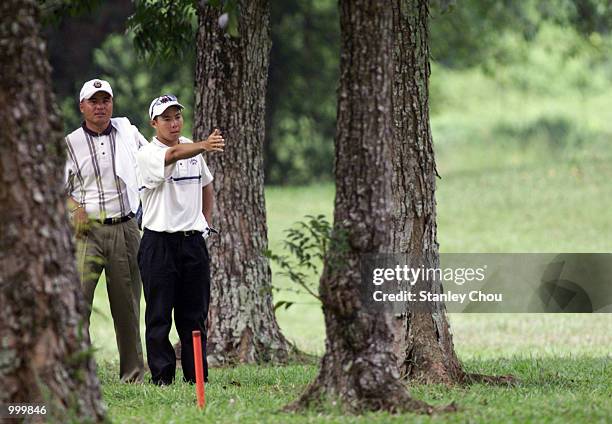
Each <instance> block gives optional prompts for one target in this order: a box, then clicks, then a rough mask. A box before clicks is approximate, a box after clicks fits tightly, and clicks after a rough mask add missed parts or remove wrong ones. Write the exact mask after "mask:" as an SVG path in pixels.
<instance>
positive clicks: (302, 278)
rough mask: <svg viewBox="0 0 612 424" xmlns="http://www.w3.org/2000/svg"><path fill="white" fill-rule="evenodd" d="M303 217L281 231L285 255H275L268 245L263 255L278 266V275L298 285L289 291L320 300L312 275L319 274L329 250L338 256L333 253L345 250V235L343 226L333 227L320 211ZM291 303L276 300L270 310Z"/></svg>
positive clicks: (286, 306) (290, 303)
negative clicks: (283, 238)
mask: <svg viewBox="0 0 612 424" xmlns="http://www.w3.org/2000/svg"><path fill="white" fill-rule="evenodd" d="M305 218H306V220H304V221H299V222H296V223H295V224H294V225H293V227H291V228H289V229H287V230H285V231H284V232H285V233H286V234H287V237H286V238H285V240H283V247H284V248H285V250H288V251H289V255H277V254H275V253H273V252H272V251H271V250H269V249H268V250H266V252H265V255H266V256H267V257H268V258H270V259H271V260H272V261H274V262H276V264H277V265H278V266H279V267H280V268H281V270H282V271H281V272H280V275H284V276H286V277H288V278H289V280H291V282H292V283H294V284H297V286H298V288H296V289H293V291H295V292H297V293H303V292H306V293H308V294H309V295H311V296H313V297H314V298H315V299H317V300H318V301H319V302H321V298H320V297H319V295H318V293H317V292H318V289H317V287H316V284H315V279H314V278H312V277H313V275H314V276H317V277H318V276H319V275H320V274H321V266H322V264H323V261H324V259H325V258H326V257H328V258H329V255H328V254H329V253H330V252H334V253H335V254H334V258H340V257H342V255H338V254H337V253H339V252H344V251H346V250H347V241H346V240H347V237H346V232H345V231H344V230H340V229H335V230H334V228H333V227H332V225H331V223H330V222H329V221H328V220H327V219H326V218H325V216H324V215H317V216H313V215H306V216H305ZM277 290H279V289H277ZM289 290H292V289H289ZM294 303H295V302H290V301H286V300H281V301H278V302H276V303H275V305H274V310H276V309H278V308H279V307H281V306H284V307H285V309H288V308H289V307H291V306H292V305H293V304H294Z"/></svg>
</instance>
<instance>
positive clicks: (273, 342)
mask: <svg viewBox="0 0 612 424" xmlns="http://www.w3.org/2000/svg"><path fill="white" fill-rule="evenodd" d="M235 3H236V4H235V6H236V8H235V9H234V12H233V13H235V15H233V16H230V17H229V18H230V19H233V18H234V17H235V19H237V25H236V29H237V35H238V36H236V37H232V36H230V35H229V34H228V33H227V32H226V30H225V29H223V28H221V27H220V25H219V23H218V22H219V15H220V11H219V9H218V8H216V7H213V6H211V5H210V4H204V5H202V4H201V3H200V4H201V5H200V6H199V9H198V15H199V28H198V35H197V46H198V47H197V48H198V51H197V59H196V62H197V63H196V78H195V80H196V98H195V109H196V113H195V122H194V136H195V138H197V139H201V138H204V137H205V136H206V135H208V134H209V133H210V132H211V131H212V130H213V129H214V128H221V129H222V131H223V135H224V137H225V139H226V141H227V145H226V149H225V152H224V153H223V154H221V155H211V156H209V157H207V162H208V164H209V166H210V168H211V170H212V171H213V173H214V175H215V180H214V182H213V184H214V187H215V197H216V203H215V209H214V214H213V216H214V220H215V225H217V226H219V227H220V228H221V231H222V233H221V236H220V238H219V240H218V242H217V244H213V245H212V248H211V252H212V255H211V256H212V258H213V264H212V298H211V305H210V314H209V333H208V336H209V338H208V355H209V361H211V363H213V364H214V363H215V362H227V361H230V362H235V361H239V362H267V361H281V362H282V361H285V360H287V358H288V352H289V344H288V343H287V341H286V339H285V338H284V337H283V335H282V334H281V332H280V329H279V327H278V324H277V322H276V318H275V316H274V309H273V305H272V279H271V273H270V266H269V262H268V259H267V258H266V257H264V256H263V252H264V250H265V249H267V247H268V237H267V225H266V209H265V201H264V191H263V188H264V186H263V185H264V175H263V141H264V131H265V128H264V123H265V98H266V82H267V78H268V60H269V54H270V28H269V10H268V1H267V0H253V1H246V0H240V1H237V2H235ZM230 25H231V22H230ZM230 29H231V28H230ZM213 243H214V242H213Z"/></svg>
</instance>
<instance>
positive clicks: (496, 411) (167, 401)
mask: <svg viewBox="0 0 612 424" xmlns="http://www.w3.org/2000/svg"><path fill="white" fill-rule="evenodd" d="M465 366H466V368H467V369H468V370H470V371H476V372H484V373H489V374H498V375H499V374H504V375H505V374H509V373H512V374H513V375H514V376H516V377H518V378H519V379H520V383H519V384H518V386H515V387H506V386H501V387H492V386H488V385H482V384H476V385H472V386H469V387H455V388H450V389H449V388H446V387H443V386H416V387H412V388H411V393H412V394H413V396H414V397H416V398H419V399H423V400H426V401H427V402H429V403H431V404H433V405H440V406H442V405H448V404H450V403H451V402H454V403H455V404H456V405H457V406H458V408H459V410H458V412H456V413H445V414H437V415H434V416H431V417H430V416H422V415H414V414H409V415H400V416H393V415H389V414H386V413H369V414H366V415H364V416H361V417H355V416H350V415H348V416H345V415H342V414H341V412H340V411H336V410H333V409H330V410H325V411H310V412H308V413H306V414H299V415H298V414H287V413H283V412H280V409H281V408H282V407H283V406H284V405H286V404H287V403H289V402H291V401H292V400H294V399H295V398H296V397H297V396H298V395H299V394H300V392H301V391H302V390H303V388H304V386H305V385H306V384H308V383H309V382H310V381H311V380H312V379H313V378H314V377H315V375H316V371H317V369H316V366H313V365H310V366H304V365H299V366H298V365H292V366H284V367H265V366H260V367H256V366H240V367H237V368H233V369H231V368H230V369H228V368H225V369H219V370H215V371H213V374H212V376H213V380H212V382H211V383H209V384H208V385H207V386H206V396H207V406H206V411H205V412H201V411H199V410H197V408H196V407H195V402H196V398H195V390H194V387H193V386H191V385H188V384H185V383H182V382H180V383H176V384H174V385H173V386H169V387H163V388H158V387H154V386H152V385H149V384H144V385H125V384H121V383H119V382H118V381H117V378H116V376H115V375H113V372H112V371H114V370H115V368H116V364H113V363H110V364H109V363H104V364H103V365H102V366H101V368H100V372H99V375H100V378H101V380H102V384H103V390H104V398H105V400H106V402H107V403H108V404H109V405H111V407H110V411H109V415H110V418H111V419H112V420H113V421H115V422H125V423H170V422H175V423H189V422H211V423H212V422H214V423H285V422H289V421H290V422H295V423H319V422H324V423H403V422H406V421H407V420H410V421H411V422H422V423H429V422H445V423H464V422H474V423H491V422H504V423H526V422H533V423H546V422H551V423H552V422H575V423H587V422H588V423H605V422H609V419H610V417H611V416H612V402H610V393H612V366H611V365H610V359H609V358H604V357H592V356H587V357H585V356H572V357H567V358H547V359H538V358H511V359H508V358H503V357H502V358H495V359H488V360H469V361H466V362H465ZM111 370H112V371H111Z"/></svg>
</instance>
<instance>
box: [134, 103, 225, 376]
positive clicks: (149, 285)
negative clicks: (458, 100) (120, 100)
mask: <svg viewBox="0 0 612 424" xmlns="http://www.w3.org/2000/svg"><path fill="white" fill-rule="evenodd" d="M183 109H184V107H183V105H181V104H180V103H179V102H178V100H177V98H176V97H175V96H173V95H169V94H168V95H163V96H161V97H158V98H156V99H154V100H153V102H151V106H150V107H149V117H150V118H151V125H152V126H153V128H155V137H153V139H152V141H151V143H149V144H148V145H146V146H144V147H143V148H142V149H140V151H139V152H138V155H137V160H138V168H139V180H140V187H139V190H140V197H141V200H142V207H143V219H142V225H143V228H144V234H143V237H142V242H141V244H140V250H139V252H138V263H139V266H140V272H141V275H142V282H143V287H144V295H145V300H146V304H147V306H146V311H145V323H146V334H145V340H146V348H147V362H148V364H149V368H150V370H151V377H152V382H153V383H154V384H158V385H166V384H171V383H172V382H173V380H174V377H175V370H176V357H175V352H174V349H173V347H172V344H171V343H170V340H169V338H168V336H169V333H170V328H171V326H172V311H173V310H174V321H175V325H176V329H177V332H178V335H179V338H180V342H181V348H182V349H181V350H182V358H181V363H182V368H183V377H184V380H185V381H188V382H195V365H194V355H193V341H192V331H194V330H199V331H200V332H201V334H202V337H201V339H202V351H203V352H204V357H203V364H202V365H203V368H204V373H205V377H206V376H207V375H208V367H207V361H206V328H205V321H206V318H207V315H208V305H209V301H210V258H209V255H208V250H207V248H206V243H205V240H204V237H203V235H204V234H207V233H208V231H209V229H210V224H211V220H212V209H213V202H214V198H213V195H214V191H213V186H212V180H213V177H212V175H211V173H210V171H209V169H208V167H207V165H206V162H205V161H204V158H203V157H202V153H204V152H205V151H211V152H222V151H223V146H224V145H225V144H224V140H223V137H222V136H221V134H220V132H219V130H215V131H214V132H213V133H212V134H211V135H210V136H209V137H208V138H207V139H206V140H204V141H200V142H195V143H194V142H192V141H191V140H189V139H187V138H185V137H182V136H181V130H182V128H183V114H182V112H183Z"/></svg>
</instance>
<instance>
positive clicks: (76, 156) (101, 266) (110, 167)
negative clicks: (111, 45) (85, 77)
mask: <svg viewBox="0 0 612 424" xmlns="http://www.w3.org/2000/svg"><path fill="white" fill-rule="evenodd" d="M79 108H80V110H81V113H82V114H83V123H82V125H81V126H80V127H79V128H78V129H76V130H75V131H73V132H72V133H70V134H69V135H67V136H66V147H67V152H68V155H67V156H68V157H67V161H66V184H67V191H68V195H69V197H68V203H69V211H70V214H71V216H72V221H73V224H74V228H75V232H76V239H77V267H78V271H79V275H80V279H81V285H82V287H83V292H84V295H85V299H86V300H87V302H88V304H89V311H88V314H87V324H89V319H90V317H91V305H92V302H93V296H94V291H95V288H96V285H97V283H98V279H99V278H100V275H101V273H102V271H103V270H104V271H105V272H106V287H107V291H108V299H109V302H110V309H111V314H112V317H113V321H114V324H115V334H116V338H117V347H118V349H119V375H120V378H121V380H122V381H125V382H141V381H142V380H143V374H144V361H143V356H142V345H141V339H140V325H139V318H140V292H141V281H140V273H139V269H138V259H137V254H138V246H139V242H140V232H139V230H138V226H137V224H136V220H135V219H133V218H134V214H135V213H136V211H137V209H138V204H139V197H138V181H137V177H136V175H137V170H136V167H137V165H136V152H137V150H138V149H139V148H140V147H141V146H142V145H144V144H146V143H147V141H146V139H145V138H144V137H143V136H142V135H141V134H140V132H139V131H138V129H137V128H136V127H135V126H133V125H131V124H130V121H129V120H128V119H127V118H112V114H113V90H112V89H111V86H110V84H109V83H108V82H107V81H104V80H101V79H93V80H90V81H87V82H86V83H85V84H83V88H82V89H81V92H80V95H79Z"/></svg>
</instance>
